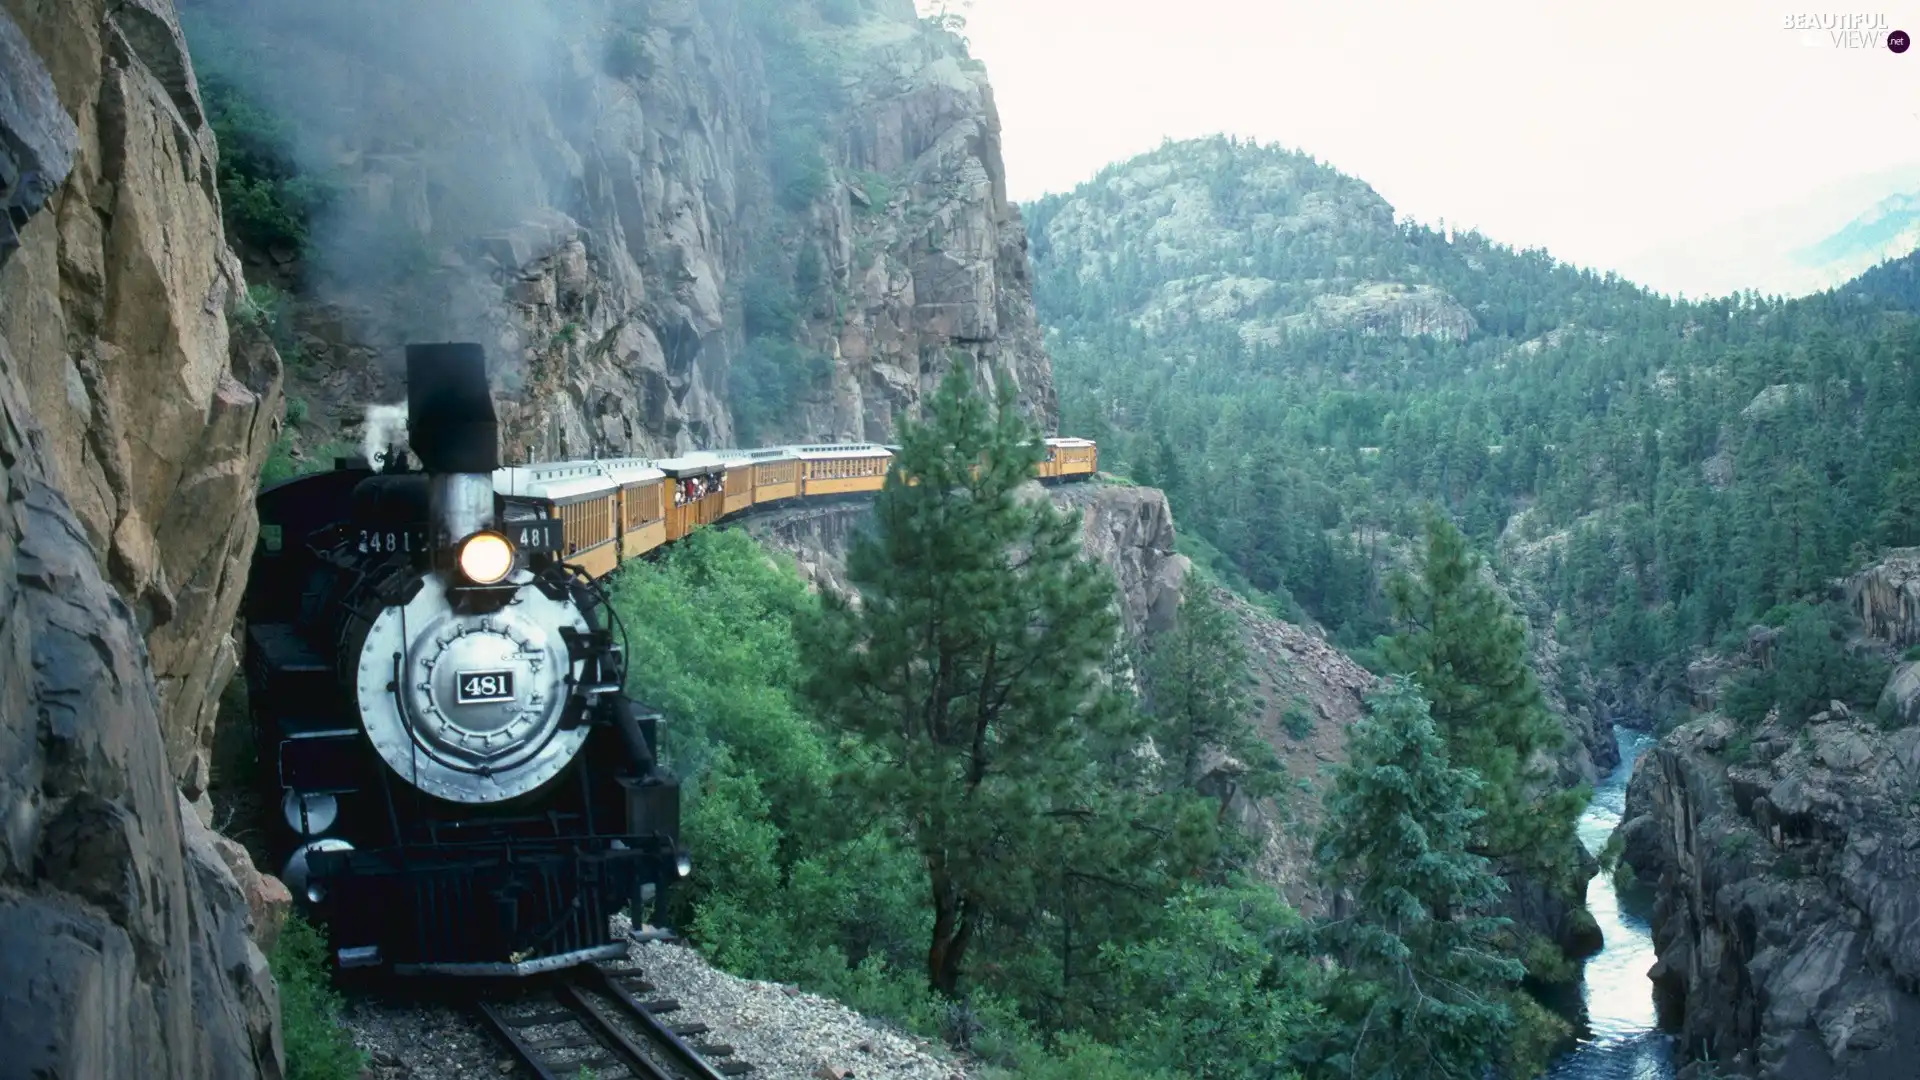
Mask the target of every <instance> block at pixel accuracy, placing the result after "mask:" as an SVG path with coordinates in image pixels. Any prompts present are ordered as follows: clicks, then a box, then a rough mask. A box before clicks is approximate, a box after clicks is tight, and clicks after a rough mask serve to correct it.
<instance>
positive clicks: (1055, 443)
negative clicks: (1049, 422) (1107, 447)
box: [1047, 439, 1093, 450]
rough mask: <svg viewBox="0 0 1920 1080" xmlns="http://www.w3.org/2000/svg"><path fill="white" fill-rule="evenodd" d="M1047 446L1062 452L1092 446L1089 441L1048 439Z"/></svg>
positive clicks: (1091, 441)
mask: <svg viewBox="0 0 1920 1080" xmlns="http://www.w3.org/2000/svg"><path fill="white" fill-rule="evenodd" d="M1047 445H1048V446H1052V447H1057V448H1060V449H1064V450H1079V449H1082V448H1085V447H1088V446H1092V445H1093V440H1091V439H1048V440H1047Z"/></svg>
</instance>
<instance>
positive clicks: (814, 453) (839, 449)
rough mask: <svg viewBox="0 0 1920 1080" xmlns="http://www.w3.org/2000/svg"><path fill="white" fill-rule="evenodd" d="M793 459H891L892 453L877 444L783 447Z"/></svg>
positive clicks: (828, 444) (827, 444)
mask: <svg viewBox="0 0 1920 1080" xmlns="http://www.w3.org/2000/svg"><path fill="white" fill-rule="evenodd" d="M783 449H785V450H787V451H788V452H790V453H791V454H793V455H794V456H795V457H798V458H804V459H806V460H807V461H827V460H831V459H833V458H870V457H892V456H893V451H891V450H888V449H887V448H886V447H884V446H881V445H879V444H878V443H825V444H821V445H815V446H788V447H783Z"/></svg>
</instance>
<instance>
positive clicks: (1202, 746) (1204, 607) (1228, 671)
mask: <svg viewBox="0 0 1920 1080" xmlns="http://www.w3.org/2000/svg"><path fill="white" fill-rule="evenodd" d="M1144 675H1145V677H1146V679H1145V681H1146V685H1147V690H1148V695H1149V701H1150V711H1151V712H1152V714H1153V716H1154V719H1155V721H1156V723H1155V725H1154V728H1153V739H1154V743H1155V745H1156V746H1157V747H1158V748H1159V750H1160V754H1161V756H1162V758H1163V759H1165V761H1166V766H1167V772H1168V776H1167V781H1166V782H1167V785H1168V786H1169V787H1170V788H1171V789H1173V790H1182V791H1192V790H1196V789H1197V786H1198V784H1199V782H1200V780H1201V774H1200V764H1201V759H1202V755H1203V754H1204V753H1205V752H1206V751H1207V750H1209V749H1220V750H1225V751H1226V752H1227V753H1229V754H1232V755H1233V756H1234V757H1235V758H1238V759H1239V760H1240V761H1241V762H1242V763H1243V764H1244V765H1246V766H1247V768H1248V772H1247V774H1246V776H1245V777H1244V778H1243V786H1244V787H1245V789H1246V791H1247V792H1248V794H1250V795H1252V796H1255V797H1259V796H1263V795H1269V794H1272V793H1273V792H1274V791H1276V790H1278V788H1279V776H1280V764H1279V762H1278V760H1276V759H1275V758H1274V755H1273V749H1272V747H1270V746H1268V745H1266V744H1265V743H1264V742H1261V741H1260V740H1259V739H1258V738H1257V737H1256V736H1255V735H1254V733H1253V731H1252V728H1251V727H1250V726H1249V725H1248V723H1247V707H1248V703H1247V697H1246V693H1245V690H1244V687H1245V686H1246V685H1247V683H1248V681H1249V678H1250V677H1249V675H1248V669H1247V657H1246V651H1245V650H1244V648H1243V647H1242V646H1241V644H1240V636H1239V627H1238V626H1237V625H1236V624H1235V623H1234V621H1233V619H1232V617H1231V616H1230V615H1229V614H1228V613H1227V611H1226V609H1225V608H1223V607H1221V606H1220V604H1219V602H1218V601H1216V600H1215V599H1214V598H1213V592H1212V586H1211V585H1210V584H1209V583H1208V582H1207V581H1206V580H1205V579H1204V578H1203V577H1202V575H1200V574H1198V573H1190V574H1188V575H1187V577H1186V580H1185V582H1184V583H1183V584H1182V586H1181V595H1180V614H1179V617H1178V619H1176V620H1175V622H1174V625H1173V626H1172V627H1171V628H1169V629H1168V630H1166V631H1164V632H1163V633H1161V634H1159V635H1158V636H1157V637H1156V638H1155V639H1154V641H1153V645H1152V647H1151V649H1150V651H1149V652H1148V654H1147V657H1146V663H1145V666H1144Z"/></svg>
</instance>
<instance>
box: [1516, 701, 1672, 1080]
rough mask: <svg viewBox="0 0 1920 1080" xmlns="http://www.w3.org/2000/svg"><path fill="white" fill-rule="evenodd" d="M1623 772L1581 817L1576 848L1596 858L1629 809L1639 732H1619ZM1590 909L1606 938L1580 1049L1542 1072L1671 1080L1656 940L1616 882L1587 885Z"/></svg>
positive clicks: (1605, 783) (1587, 974)
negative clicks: (1659, 1012)
mask: <svg viewBox="0 0 1920 1080" xmlns="http://www.w3.org/2000/svg"><path fill="white" fill-rule="evenodd" d="M1615 737H1616V738H1617V739H1618V740H1619V747H1620V766H1619V768H1616V769H1615V770H1614V771H1613V774H1612V775H1610V776H1608V777H1607V778H1606V779H1604V780H1602V781H1600V783H1599V784H1598V785H1596V788H1597V790H1595V791H1594V794H1593V802H1591V803H1590V804H1588V806H1587V810H1586V813H1584V814H1582V815H1581V816H1580V825H1579V829H1580V842H1581V843H1583V844H1585V845H1586V846H1587V850H1588V851H1591V852H1593V853H1595V854H1599V852H1600V849H1601V848H1603V847H1605V846H1606V843H1607V838H1608V837H1609V836H1611V835H1612V834H1613V830H1614V828H1615V827H1617V826H1618V825H1619V824H1620V816H1621V814H1622V813H1624V812H1625V809H1626V802H1627V780H1628V779H1629V778H1630V777H1631V776H1632V775H1633V767H1634V765H1635V763H1637V762H1638V761H1639V760H1640V755H1641V754H1644V753H1645V752H1646V751H1647V750H1648V749H1649V748H1650V747H1651V746H1652V745H1653V740H1652V739H1651V738H1649V737H1648V736H1647V735H1645V734H1643V733H1641V732H1638V731H1628V730H1624V729H1620V730H1617V731H1616V733H1615ZM1587 907H1588V910H1590V911H1592V912H1593V918H1594V921H1596V922H1598V923H1599V924H1600V932H1601V933H1602V934H1603V935H1605V937H1606V947H1605V948H1603V949H1602V950H1601V951H1600V952H1599V954H1598V955H1596V956H1593V957H1591V958H1590V959H1588V960H1587V962H1586V964H1585V966H1584V968H1583V969H1582V971H1581V978H1580V998H1579V1016H1578V1018H1576V1020H1575V1023H1576V1025H1577V1027H1576V1031H1575V1034H1576V1036H1577V1037H1578V1040H1579V1041H1578V1042H1577V1043H1576V1044H1575V1045H1574V1046H1573V1048H1572V1049H1570V1050H1568V1051H1567V1052H1566V1053H1565V1054H1563V1055H1561V1057H1560V1058H1559V1059H1558V1060H1557V1061H1555V1062H1554V1063H1553V1066H1552V1067H1551V1068H1549V1069H1548V1070H1547V1076H1548V1077H1549V1078H1550V1080H1672V1077H1673V1040H1672V1039H1671V1037H1669V1036H1667V1035H1665V1034H1662V1033H1661V1032H1660V1031H1659V1029H1658V1028H1657V1026H1656V1023H1655V1019H1654V1011H1653V983H1652V982H1650V981H1649V980H1648V979H1647V969H1648V968H1651V967H1652V966H1653V961H1654V955H1653V936H1652V932H1651V930H1650V929H1649V928H1648V926H1647V920H1646V919H1645V918H1644V917H1643V916H1641V915H1636V914H1633V913H1632V912H1630V911H1627V910H1625V909H1624V907H1623V905H1622V904H1621V899H1620V895H1619V894H1618V893H1617V892H1616V891H1615V890H1614V887H1613V876H1612V875H1611V874H1605V873H1602V874H1600V875H1599V876H1597V877H1595V878H1594V879H1593V881H1592V883H1591V884H1589V885H1588V886H1587Z"/></svg>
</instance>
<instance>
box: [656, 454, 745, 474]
mask: <svg viewBox="0 0 1920 1080" xmlns="http://www.w3.org/2000/svg"><path fill="white" fill-rule="evenodd" d="M730 460H733V459H730V458H723V457H721V456H720V455H719V454H716V453H714V452H713V451H711V450H695V451H693V452H692V453H690V454H681V455H680V456H679V457H676V458H660V459H659V460H657V461H655V462H654V463H653V464H654V465H655V466H656V467H657V468H661V469H665V470H667V471H668V472H678V471H683V470H684V471H692V470H694V469H717V468H719V467H721V466H722V465H725V464H726V463H727V462H728V461H730Z"/></svg>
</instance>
